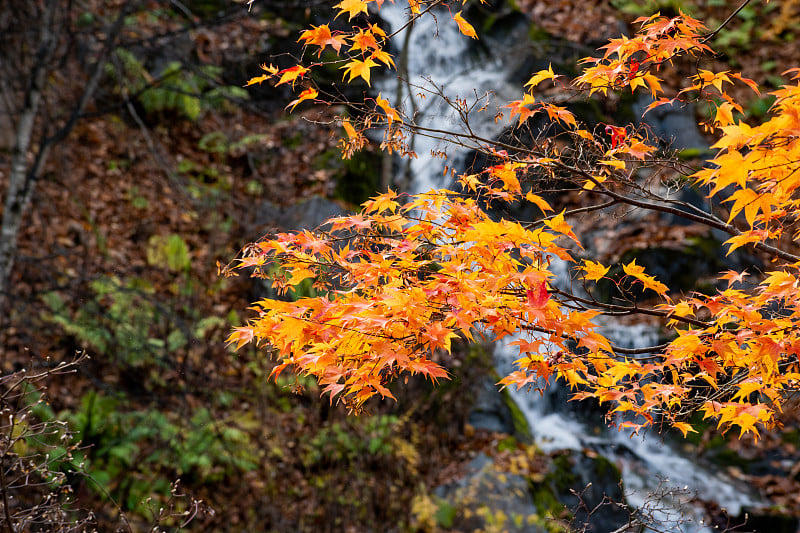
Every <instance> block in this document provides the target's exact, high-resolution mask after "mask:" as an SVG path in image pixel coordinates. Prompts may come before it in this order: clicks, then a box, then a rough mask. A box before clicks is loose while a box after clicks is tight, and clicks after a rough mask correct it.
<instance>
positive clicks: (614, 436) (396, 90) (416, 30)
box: [376, 2, 761, 532]
mask: <svg viewBox="0 0 800 533" xmlns="http://www.w3.org/2000/svg"><path fill="white" fill-rule="evenodd" d="M380 16H381V18H383V19H384V20H385V21H386V22H388V23H389V25H390V28H391V30H392V31H395V30H396V29H397V28H400V27H401V26H402V25H403V24H404V23H405V22H406V20H407V14H406V13H405V12H404V11H403V9H402V8H400V7H399V5H392V4H389V3H388V2H387V3H385V4H384V6H383V8H382V9H381V11H380ZM449 16H450V15H449V13H448V12H447V11H437V12H435V18H433V17H424V18H423V19H422V20H419V21H417V22H416V23H415V25H414V26H413V27H412V28H411V30H410V31H411V34H410V35H406V34H405V32H401V33H400V34H398V35H397V36H395V37H394V42H395V43H404V42H405V43H406V45H407V48H406V50H405V51H404V52H401V51H399V50H395V51H394V52H395V57H396V58H397V59H400V58H401V55H402V54H406V55H407V72H406V73H405V76H404V77H405V79H404V80H401V81H398V80H397V79H395V78H384V79H382V80H380V81H379V82H377V83H376V89H377V90H378V91H381V92H383V94H384V96H389V95H391V97H392V98H396V97H397V95H398V94H399V95H401V96H402V98H401V100H402V106H403V108H404V111H405V112H406V113H409V114H410V113H414V115H415V119H416V122H417V123H418V124H419V125H421V126H422V127H424V128H428V129H430V130H438V131H456V132H459V133H466V132H467V131H468V130H467V128H466V126H465V125H464V123H463V121H462V120H461V118H460V117H459V113H458V112H457V110H455V109H453V107H452V106H451V105H450V103H454V102H456V100H457V99H460V100H466V101H467V102H468V103H470V102H476V101H481V105H477V106H476V109H475V110H473V111H472V112H470V113H469V115H468V119H469V124H470V131H471V132H473V133H475V134H476V135H478V136H481V137H484V138H488V139H491V138H496V137H497V136H498V135H499V134H500V133H501V132H502V130H503V129H504V128H505V127H507V126H508V122H507V120H505V119H504V120H500V121H495V114H496V112H497V107H496V106H497V105H498V103H499V105H503V102H507V101H509V100H513V99H517V98H519V95H520V94H521V88H520V87H519V86H514V85H513V84H511V83H510V81H509V78H510V77H511V72H512V71H513V69H514V68H517V66H518V65H520V64H522V63H521V58H519V57H514V58H511V57H509V54H508V53H507V52H506V53H504V54H502V55H492V54H491V53H490V51H491V50H510V49H512V45H513V44H516V43H517V42H518V41H519V39H520V38H526V31H525V29H524V28H521V27H514V28H512V29H511V31H509V36H508V37H507V38H506V40H507V42H506V43H490V46H485V47H482V48H479V47H476V46H472V42H471V41H470V40H469V39H467V38H465V37H464V36H463V35H461V34H460V33H459V32H458V30H457V28H456V25H455V24H454V23H452V21H449V20H445V18H446V17H448V18H449ZM406 31H408V30H406ZM398 64H400V61H398ZM401 68H402V67H401ZM398 84H399V87H398ZM436 93H439V94H438V96H437V94H436ZM448 101H449V103H448ZM483 104H488V107H487V108H486V109H485V110H483V111H478V109H477V108H481V107H483ZM452 138H453V137H452V136H449V137H445V141H442V139H441V138H436V137H435V136H434V137H429V136H425V135H416V137H415V138H414V140H413V149H414V150H415V151H416V153H417V155H418V158H416V159H413V160H411V163H410V167H409V168H408V172H409V174H410V176H411V177H412V179H411V181H410V184H409V187H408V188H409V190H410V192H422V191H427V190H429V189H431V188H434V187H441V186H447V185H448V180H446V179H445V178H444V177H443V172H442V171H443V169H444V167H445V166H447V167H450V168H455V169H456V170H457V171H458V170H463V169H464V168H465V167H466V166H467V164H466V161H465V160H466V157H467V154H468V153H469V152H470V150H469V149H468V148H463V149H459V150H454V146H452V145H451V144H449V143H447V142H446V140H447V139H452ZM445 148H446V157H442V155H441V152H442V151H443V150H444V149H445ZM437 154H438V155H437ZM552 265H553V267H554V273H555V274H557V277H558V279H557V281H556V284H559V283H561V284H564V285H566V283H567V281H568V279H569V276H568V272H567V265H566V264H565V263H563V262H560V263H559V262H558V261H554V262H553V263H552ZM604 333H605V334H606V335H607V336H608V337H609V338H610V339H611V340H612V341H614V342H615V343H617V344H618V345H620V346H623V347H628V348H642V347H646V346H652V345H655V344H657V343H658V340H659V338H658V331H657V330H656V329H654V328H653V327H650V326H646V325H632V326H631V325H627V326H625V325H621V324H614V323H612V322H609V323H608V324H606V325H604ZM512 340H513V339H507V340H505V341H504V342H499V343H498V344H497V346H496V349H495V362H496V363H495V364H496V366H497V370H498V373H499V374H500V375H505V373H507V372H509V371H511V370H512V365H513V361H514V360H515V359H517V358H518V355H517V354H518V350H517V348H516V347H515V346H509V344H508V342H510V341H512ZM511 394H512V398H513V399H514V401H515V402H516V403H517V404H518V406H519V407H520V409H521V410H522V412H523V413H524V414H525V417H526V418H527V421H528V423H529V425H530V427H531V428H532V433H533V437H534V439H535V441H536V442H537V444H538V445H539V446H540V447H541V448H542V449H544V450H545V451H553V450H559V449H572V450H587V449H588V450H592V451H594V452H597V453H599V454H600V455H603V456H605V457H606V458H607V459H609V460H610V461H612V462H614V463H615V464H617V465H618V466H619V467H620V469H621V472H622V476H623V483H624V486H625V492H626V498H627V500H628V502H629V503H630V504H633V505H636V506H648V505H649V506H653V507H657V508H658V509H657V510H656V511H654V512H653V513H652V514H653V517H654V519H655V520H656V521H657V522H659V523H660V525H661V527H662V528H663V530H664V531H683V532H705V531H712V530H711V529H710V528H709V527H706V526H704V525H703V524H702V518H703V515H704V512H703V510H702V509H701V507H700V506H699V504H696V503H692V502H690V501H689V500H690V498H691V496H692V495H694V494H696V495H697V496H698V497H699V498H700V499H704V500H713V501H715V502H716V503H718V504H719V505H720V506H721V507H723V508H725V509H727V510H728V512H729V514H730V515H731V516H736V515H739V514H740V512H741V511H742V509H743V508H749V507H753V506H758V505H759V504H760V503H761V502H760V499H759V498H758V496H757V495H755V494H754V493H753V492H752V490H750V489H749V488H748V487H747V486H744V485H743V484H742V483H741V482H739V481H737V480H735V479H733V478H731V477H730V476H728V475H727V474H725V473H724V472H721V471H718V470H715V469H714V468H713V467H709V466H705V465H702V464H700V463H699V461H698V459H697V458H694V457H686V456H685V455H683V454H682V453H681V450H679V449H678V447H677V446H675V445H674V444H672V443H670V442H665V441H664V439H662V437H661V436H659V435H657V434H655V432H652V433H650V434H647V435H645V436H644V437H642V436H634V437H629V436H628V434H626V433H625V432H619V431H616V430H614V429H609V428H607V427H605V426H604V425H602V420H601V416H600V415H599V414H598V413H597V412H595V413H594V414H589V415H585V416H581V414H580V413H576V412H573V404H571V403H570V402H568V401H567V400H568V397H569V394H568V393H567V392H566V391H564V390H562V389H561V388H560V387H558V386H550V387H547V389H546V392H545V393H544V395H540V394H539V393H537V392H528V391H526V390H525V389H523V390H521V391H511ZM598 420H599V421H600V424H598ZM665 487H666V488H674V487H677V488H679V489H684V490H683V491H682V492H683V496H677V497H676V496H670V497H662V498H660V499H658V498H655V497H654V496H653V495H654V494H657V493H663V492H664V488H665ZM654 498H655V499H654ZM681 517H682V519H683V520H689V521H690V523H685V524H680V523H679V522H680V519H681Z"/></svg>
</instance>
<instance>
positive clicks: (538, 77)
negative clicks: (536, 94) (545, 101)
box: [525, 63, 556, 88]
mask: <svg viewBox="0 0 800 533" xmlns="http://www.w3.org/2000/svg"><path fill="white" fill-rule="evenodd" d="M555 79H556V74H555V72H553V64H552V63H551V64H550V66H548V67H547V70H540V71H539V72H537V73H536V74H534V75H533V76H531V78H530V79H529V80H528V81H527V82H526V83H525V87H531V88H533V87H536V86H537V85H539V84H540V83H542V82H543V81H544V80H555Z"/></svg>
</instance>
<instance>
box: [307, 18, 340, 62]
mask: <svg viewBox="0 0 800 533" xmlns="http://www.w3.org/2000/svg"><path fill="white" fill-rule="evenodd" d="M298 41H305V42H306V44H313V45H316V46H319V50H318V51H317V57H319V56H321V55H322V51H323V50H324V49H325V47H326V46H330V47H331V48H333V49H334V51H335V52H336V53H337V54H338V53H339V50H341V48H342V45H343V44H345V38H344V37H343V36H338V35H336V36H334V35H332V34H331V30H330V28H329V27H328V25H327V24H323V25H321V26H312V27H311V29H310V30H306V31H304V32H303V33H302V34H301V35H300V39H298Z"/></svg>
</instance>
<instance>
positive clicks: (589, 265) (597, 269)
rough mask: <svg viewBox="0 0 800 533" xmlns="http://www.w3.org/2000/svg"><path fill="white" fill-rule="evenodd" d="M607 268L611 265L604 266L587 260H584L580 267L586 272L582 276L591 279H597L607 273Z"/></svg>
mask: <svg viewBox="0 0 800 533" xmlns="http://www.w3.org/2000/svg"><path fill="white" fill-rule="evenodd" d="M609 268H611V267H604V266H603V265H601V264H600V263H596V262H594V261H589V260H586V261H584V262H583V266H582V267H581V269H582V270H583V271H584V272H586V274H585V275H584V278H586V279H588V280H591V281H598V280H599V279H600V278H602V277H603V276H605V275H606V274H607V273H608V270H609Z"/></svg>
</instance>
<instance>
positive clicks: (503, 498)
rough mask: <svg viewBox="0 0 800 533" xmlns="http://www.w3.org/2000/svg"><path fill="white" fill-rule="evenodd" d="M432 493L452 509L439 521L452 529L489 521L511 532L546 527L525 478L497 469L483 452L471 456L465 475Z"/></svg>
mask: <svg viewBox="0 0 800 533" xmlns="http://www.w3.org/2000/svg"><path fill="white" fill-rule="evenodd" d="M434 495H435V496H436V497H438V498H441V499H442V500H444V501H445V502H447V503H446V505H448V506H451V508H453V509H454V513H453V516H452V520H448V521H449V522H450V523H449V524H442V525H444V526H446V527H447V528H448V529H451V530H455V531H477V530H483V529H485V528H486V527H487V526H490V525H491V526H493V527H495V528H497V527H500V528H502V531H507V532H510V533H513V532H519V533H522V532H526V533H540V532H541V533H544V532H545V531H547V529H545V527H544V525H543V524H544V521H543V519H542V517H541V516H540V515H539V514H538V513H537V508H536V506H535V505H534V504H533V500H532V499H531V494H530V491H529V490H528V480H527V478H525V477H523V476H520V475H516V474H509V473H507V472H501V471H499V470H497V469H496V468H495V465H494V462H493V461H492V459H491V458H490V457H489V456H487V455H485V454H482V453H481V454H479V455H478V456H477V457H475V459H473V460H472V462H471V463H470V465H469V467H468V473H467V475H465V476H464V477H463V478H461V479H460V480H458V481H456V482H453V483H448V484H447V485H442V486H441V487H438V488H437V489H436V490H435V491H434Z"/></svg>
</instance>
